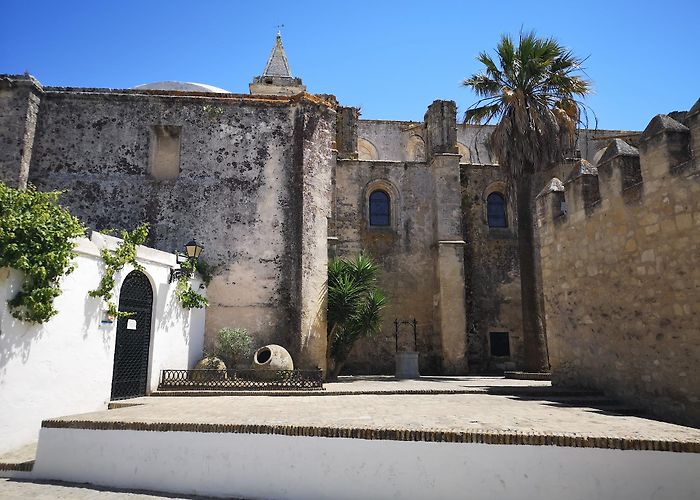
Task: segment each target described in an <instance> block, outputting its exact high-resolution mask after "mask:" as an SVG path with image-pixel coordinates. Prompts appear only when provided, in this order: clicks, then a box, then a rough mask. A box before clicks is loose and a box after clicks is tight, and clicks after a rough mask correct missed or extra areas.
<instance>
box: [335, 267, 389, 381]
mask: <svg viewBox="0 0 700 500" xmlns="http://www.w3.org/2000/svg"><path fill="white" fill-rule="evenodd" d="M378 275H379V266H378V265H377V264H376V263H375V262H374V261H373V260H372V259H370V258H369V257H367V256H366V255H364V254H360V255H358V256H357V257H355V258H354V259H350V258H346V259H343V258H340V259H333V260H331V261H330V262H329V263H328V316H327V317H328V330H327V335H328V347H327V350H326V361H327V366H328V373H327V376H328V378H329V379H334V378H336V377H337V376H338V375H339V374H340V371H341V370H342V369H343V366H344V365H345V361H346V360H347V358H348V356H349V355H350V351H351V350H352V347H353V345H354V344H355V342H356V341H357V340H358V339H360V338H362V337H369V336H372V335H375V334H376V333H378V332H379V331H380V329H381V325H382V312H383V310H384V307H385V306H386V297H385V296H384V293H383V292H382V291H381V290H380V289H379V288H378V287H377V277H378Z"/></svg>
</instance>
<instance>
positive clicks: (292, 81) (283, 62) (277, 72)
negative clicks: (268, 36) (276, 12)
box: [248, 31, 306, 95]
mask: <svg viewBox="0 0 700 500" xmlns="http://www.w3.org/2000/svg"><path fill="white" fill-rule="evenodd" d="M248 87H249V88H250V93H251V94H253V95H295V94H299V93H301V92H306V87H305V86H304V84H303V83H302V81H301V78H294V77H293V76H292V71H291V69H289V61H288V60H287V54H286V53H285V51H284V47H283V46H282V34H281V33H280V32H279V31H278V32H277V38H276V39H275V46H274V47H272V52H271V53H270V57H269V58H268V60H267V64H266V65H265V71H263V74H262V75H261V76H256V77H255V78H253V81H252V82H251V83H250V85H249V86H248Z"/></svg>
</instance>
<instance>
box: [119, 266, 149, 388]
mask: <svg viewBox="0 0 700 500" xmlns="http://www.w3.org/2000/svg"><path fill="white" fill-rule="evenodd" d="M152 306H153V289H152V288H151V283H150V282H149V281H148V278H147V277H146V275H145V274H143V273H142V272H140V271H132V272H130V273H129V274H128V275H127V277H126V279H125V280H124V283H123V284H122V288H121V292H120V293H119V311H120V312H126V313H131V314H130V315H129V316H127V317H120V318H119V319H117V342H116V346H115V348H114V371H113V373H112V399H124V398H131V397H135V396H143V395H145V394H146V382H147V378H148V357H149V356H148V354H149V348H150V343H151V308H152Z"/></svg>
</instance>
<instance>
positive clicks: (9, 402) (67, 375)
mask: <svg viewBox="0 0 700 500" xmlns="http://www.w3.org/2000/svg"><path fill="white" fill-rule="evenodd" d="M119 241H120V240H118V239H117V238H113V237H110V236H104V235H102V234H99V233H93V236H92V240H88V239H86V238H80V239H78V240H77V246H76V252H77V254H78V255H77V257H76V258H75V260H74V266H75V270H74V271H73V272H72V273H71V274H69V275H67V276H64V277H63V278H62V279H61V295H59V296H58V297H57V298H56V299H55V302H54V306H55V308H56V309H57V310H58V314H57V315H56V316H54V317H53V318H51V320H50V321H48V322H46V323H44V324H41V325H37V324H30V323H25V322H21V321H19V320H17V319H15V318H14V317H12V315H11V314H10V311H9V310H8V307H7V300H8V299H10V298H12V297H13V296H14V295H15V293H16V292H17V290H18V289H19V288H20V286H21V283H22V273H20V272H18V271H16V270H12V269H8V268H1V269H0V454H2V453H5V452H7V451H11V450H14V449H16V448H19V447H21V446H23V445H25V444H28V443H31V442H32V441H35V440H36V439H37V437H38V434H39V427H40V426H41V421H42V420H44V419H46V418H53V417H59V416H63V415H69V414H76V413H84V412H90V411H97V410H104V409H106V406H107V403H108V402H109V400H110V394H111V388H112V368H113V361H114V343H115V337H116V328H117V323H116V322H114V323H104V322H103V320H104V319H105V313H104V311H105V309H106V306H105V305H104V303H103V302H102V300H101V299H99V298H92V297H89V296H88V291H90V290H92V289H94V288H96V287H97V285H98V283H99V281H100V278H101V276H102V273H103V272H104V264H103V262H102V259H101V257H100V256H99V249H100V248H103V247H105V246H107V247H108V248H115V247H116V245H117V244H118V243H119ZM137 260H138V262H139V263H140V264H141V265H143V266H144V272H145V274H146V275H147V276H148V278H149V280H150V281H151V285H152V287H153V314H152V320H151V349H150V359H149V370H148V388H149V390H150V391H153V390H155V389H156V388H157V387H158V378H159V374H160V371H161V370H162V369H166V368H172V369H186V368H191V367H192V366H193V365H194V364H195V363H196V362H197V360H198V359H199V358H200V357H201V355H202V346H203V339H204V310H203V309H194V310H189V311H188V310H183V309H182V307H180V305H179V301H178V300H177V298H176V297H175V283H172V284H170V283H168V278H169V275H170V268H171V267H174V266H175V256H174V255H173V254H169V253H166V252H161V251H159V250H154V249H152V248H147V247H139V248H138V250H137ZM132 270H133V269H132V268H131V267H130V266H125V267H124V269H122V270H121V271H120V272H119V273H117V275H116V276H115V279H116V286H115V293H114V297H113V298H114V301H115V302H116V303H118V301H119V290H120V288H121V284H122V282H123V280H124V278H125V277H126V276H127V274H129V272H131V271H132ZM199 284H200V281H197V280H194V281H193V283H192V286H193V288H195V289H197V287H198V286H199ZM199 291H200V292H202V290H199Z"/></svg>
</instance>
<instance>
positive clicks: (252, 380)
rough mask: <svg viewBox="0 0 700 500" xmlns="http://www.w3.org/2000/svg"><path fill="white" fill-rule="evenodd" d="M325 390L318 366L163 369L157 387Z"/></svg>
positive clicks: (168, 388) (174, 388)
mask: <svg viewBox="0 0 700 500" xmlns="http://www.w3.org/2000/svg"><path fill="white" fill-rule="evenodd" d="M177 389H197V390H212V389H213V390H221V389H224V390H231V391H279V390H282V391H322V390H323V373H322V372H321V370H320V369H316V370H272V371H260V370H162V371H161V373H160V384H159V385H158V390H166V391H167V390H177Z"/></svg>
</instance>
